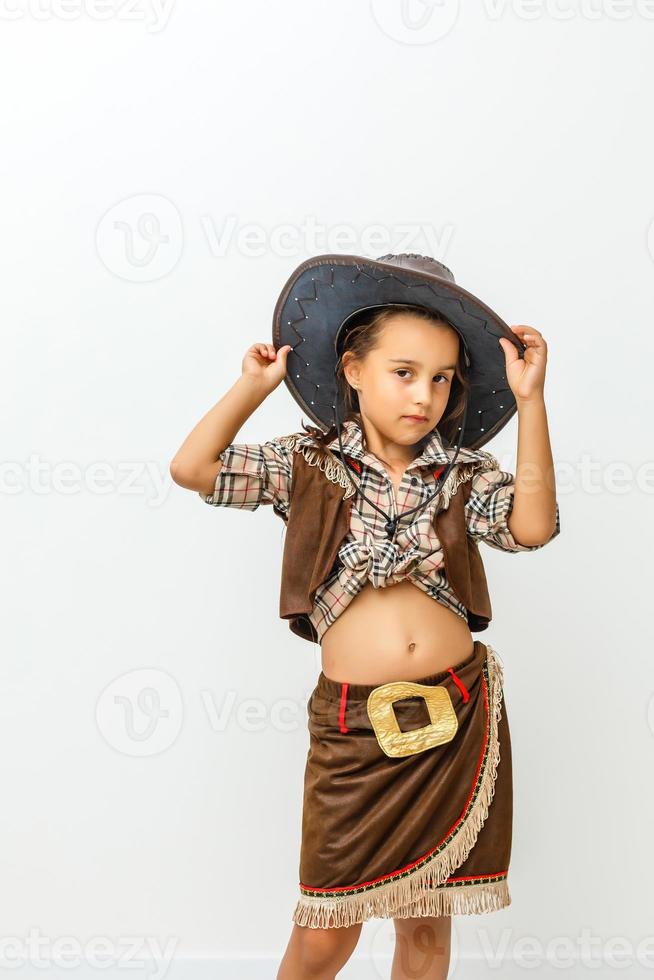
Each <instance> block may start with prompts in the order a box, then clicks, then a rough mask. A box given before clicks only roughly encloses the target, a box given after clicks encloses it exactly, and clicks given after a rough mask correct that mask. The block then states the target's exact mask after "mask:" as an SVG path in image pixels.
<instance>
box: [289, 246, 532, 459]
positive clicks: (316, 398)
mask: <svg viewBox="0 0 654 980" xmlns="http://www.w3.org/2000/svg"><path fill="white" fill-rule="evenodd" d="M393 304H409V305H414V306H422V307H426V308H427V309H429V310H432V311H434V312H437V313H440V314H442V315H443V316H444V317H445V319H446V320H447V321H448V322H449V323H451V324H452V326H453V327H454V328H455V329H456V330H457V332H458V333H459V335H460V337H461V339H462V343H463V346H464V350H465V353H466V355H467V357H466V364H467V366H468V372H469V380H470V396H469V398H468V400H467V405H466V413H465V418H464V423H463V430H464V431H463V434H462V436H461V438H460V439H457V444H458V445H461V446H464V447H465V448H467V449H479V448H481V446H483V445H484V443H486V442H488V441H489V439H491V438H492V437H493V436H494V435H496V434H497V433H498V432H499V431H500V430H501V429H502V428H503V427H504V426H505V425H506V423H507V422H508V421H509V419H510V418H511V416H512V415H514V413H515V412H516V407H517V406H516V403H515V399H514V397H513V392H512V391H511V389H510V388H509V386H508V384H507V380H506V371H505V357H504V351H503V349H502V347H501V346H500V344H499V342H498V341H499V338H500V337H506V339H507V340H510V341H511V343H512V344H513V345H514V346H515V347H516V349H517V351H518V353H519V355H520V356H521V357H523V356H524V351H525V350H526V348H525V346H524V345H523V344H522V343H521V341H520V340H519V339H518V338H517V337H516V335H515V334H514V333H513V331H512V330H510V328H509V327H508V325H507V324H506V323H505V322H504V321H503V320H502V319H500V317H499V316H498V315H497V314H496V313H494V312H493V310H491V309H490V307H488V306H486V304H485V303H483V302H482V301H481V300H480V299H477V297H476V296H473V294H472V293H469V292H468V291H467V290H465V289H463V288H462V287H461V286H458V285H457V284H456V282H455V281H454V276H453V274H452V272H451V271H450V270H449V269H448V268H447V266H445V265H443V264H442V263H441V262H438V261H437V260H436V259H433V258H430V257H429V256H426V255H416V254H414V253H404V254H401V255H382V256H380V257H379V258H378V259H367V258H363V257H361V256H357V255H316V256H314V257H313V258H310V259H307V260H306V261H305V262H302V264H301V265H299V266H298V268H297V269H296V270H295V271H294V272H293V274H292V275H291V276H290V277H289V279H288V281H287V282H286V284H285V286H284V288H283V289H282V291H281V294H280V296H279V298H278V300H277V303H276V305H275V311H274V314H273V331H272V334H273V344H274V345H275V347H276V348H277V349H279V347H282V346H283V345H284V344H290V345H291V347H292V350H291V351H290V352H289V355H288V360H287V372H286V377H285V382H286V385H287V387H288V389H289V391H290V392H291V395H292V396H293V398H294V399H295V400H296V402H297V403H298V404H299V405H300V407H301V408H302V409H303V411H304V412H306V414H307V415H308V416H309V417H310V418H311V419H312V421H313V422H314V423H316V425H318V426H319V427H320V428H321V429H323V430H324V431H327V429H329V427H330V426H331V425H333V424H335V423H336V422H337V418H336V413H337V412H338V416H339V417H341V418H342V417H343V415H344V412H345V406H344V405H343V403H342V402H339V404H338V405H336V391H337V388H336V377H335V373H334V371H335V367H336V364H337V361H338V358H339V357H340V353H341V350H342V346H343V341H344V339H345V336H346V334H347V331H348V328H350V327H351V326H352V325H353V324H354V323H355V322H356V320H357V318H358V316H359V315H360V314H361V313H362V312H363V311H364V310H371V309H373V308H375V307H380V306H390V305H393Z"/></svg>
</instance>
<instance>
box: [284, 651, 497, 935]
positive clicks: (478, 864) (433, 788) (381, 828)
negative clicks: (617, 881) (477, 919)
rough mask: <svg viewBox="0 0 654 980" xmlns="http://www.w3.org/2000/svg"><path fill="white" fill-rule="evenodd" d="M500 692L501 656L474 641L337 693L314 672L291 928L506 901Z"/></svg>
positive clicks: (476, 909)
mask: <svg viewBox="0 0 654 980" xmlns="http://www.w3.org/2000/svg"><path fill="white" fill-rule="evenodd" d="M415 685H421V686H423V687H424V690H422V691H420V690H416V689H415ZM502 685H503V672H502V664H501V661H500V660H499V657H498V656H497V654H496V652H495V651H494V650H493V649H492V647H490V646H488V645H487V644H484V643H482V642H480V641H479V640H475V641H474V648H473V651H472V653H471V654H470V656H468V657H467V658H466V659H465V660H463V661H461V662H460V663H458V664H454V665H453V666H452V667H449V668H448V669H447V670H445V671H442V672H440V673H437V674H430V675H428V676H426V677H421V678H419V679H418V680H412V681H398V682H393V684H386V685H374V684H349V683H345V682H340V681H336V680H333V679H331V678H328V677H326V676H325V675H324V673H322V672H321V673H320V675H319V677H318V682H317V684H316V686H315V688H314V690H313V692H312V694H311V695H310V697H309V700H308V703H307V715H308V730H309V740H310V744H309V751H308V755H307V761H306V768H305V774H304V801H303V809H302V838H301V851H300V868H299V875H300V884H299V889H300V897H299V899H298V902H297V905H296V907H295V910H294V912H293V921H294V922H296V923H297V924H298V925H302V926H309V927H312V928H331V927H339V926H349V925H353V924H355V923H357V922H364V921H366V920H368V919H371V918H408V917H418V916H434V915H436V916H446V915H451V914H457V913H459V914H464V915H465V914H478V913H482V912H491V911H495V910H497V909H501V908H504V907H505V906H507V905H509V904H510V902H511V897H510V894H509V887H508V880H507V879H508V870H509V859H510V856H511V833H512V817H513V784H512V766H511V741H510V734H509V724H508V719H507V714H506V705H505V704H504V697H503V686H502Z"/></svg>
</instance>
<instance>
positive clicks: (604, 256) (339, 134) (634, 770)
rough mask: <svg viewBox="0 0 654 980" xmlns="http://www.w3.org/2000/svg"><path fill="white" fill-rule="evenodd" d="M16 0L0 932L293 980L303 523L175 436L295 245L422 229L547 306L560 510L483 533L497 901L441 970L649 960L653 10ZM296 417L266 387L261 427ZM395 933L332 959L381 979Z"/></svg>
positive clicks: (6, 360) (5, 391) (449, 251)
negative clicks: (287, 589) (178, 481)
mask: <svg viewBox="0 0 654 980" xmlns="http://www.w3.org/2000/svg"><path fill="white" fill-rule="evenodd" d="M1 10H2V17H1V23H0V27H1V31H0V81H1V83H2V92H3V96H2V100H1V102H0V112H1V126H2V152H1V153H0V173H1V187H2V198H3V200H2V235H1V237H0V248H1V250H2V254H1V259H2V270H3V283H4V285H3V289H2V298H1V299H0V304H1V313H2V320H1V322H2V331H3V343H2V355H1V358H0V361H1V367H0V370H1V372H2V384H1V385H0V400H1V405H2V421H3V426H2V446H3V449H2V461H3V478H2V495H1V498H0V506H1V507H2V515H3V525H2V537H3V553H4V556H5V560H4V562H3V563H2V586H3V599H4V602H3V605H2V610H3V628H2V639H3V643H2V657H1V659H0V665H1V666H0V669H1V671H2V674H1V680H2V683H1V685H0V711H1V717H0V724H1V728H0V740H1V743H2V746H3V750H2V752H1V753H0V759H1V763H0V764H1V766H2V773H1V781H2V803H1V805H0V862H1V864H0V882H1V884H0V895H1V898H0V901H1V904H2V907H1V908H0V923H1V926H0V929H1V935H0V940H1V941H2V943H3V947H2V950H0V953H4V955H5V956H6V957H7V959H8V960H14V961H15V960H16V958H18V962H19V963H23V965H22V967H21V968H20V969H18V970H16V971H15V975H16V976H32V975H34V976H43V975H45V974H44V972H43V971H41V970H38V969H37V965H38V962H37V956H36V954H35V952H34V948H35V947H28V943H29V936H30V931H32V933H33V934H35V935H38V936H40V937H41V938H42V940H43V944H44V945H43V947H42V953H41V954H40V955H41V956H42V960H41V961H39V962H46V963H49V964H52V963H55V964H56V963H57V943H60V944H61V943H64V944H66V948H67V949H70V950H71V951H73V953H74V950H75V944H76V943H77V944H78V945H79V952H80V954H81V957H82V960H84V952H85V951H86V954H89V953H90V951H92V947H93V945H94V944H96V947H97V944H99V943H100V941H103V942H105V943H106V949H107V950H108V953H104V954H103V955H104V960H103V957H102V956H100V954H99V953H98V952H97V948H96V965H95V966H94V965H93V962H92V958H91V957H90V956H89V955H87V957H86V960H87V962H86V966H85V970H86V972H84V973H83V975H84V977H87V976H89V977H95V976H103V977H106V976H111V977H113V976H123V975H124V972H125V970H127V969H129V968H130V967H131V966H132V965H133V962H134V960H136V961H137V962H140V964H141V965H140V967H139V969H137V970H136V974H134V973H132V974H131V975H137V976H140V975H144V976H148V977H150V976H162V975H168V976H171V977H172V976H175V977H177V976H180V977H181V976H184V977H195V976H197V977H200V976H202V977H204V976H205V975H206V976H209V975H211V976H226V977H235V976H236V977H239V976H248V977H249V976H253V977H254V976H257V977H259V976H261V977H273V976H274V975H275V971H276V966H277V963H278V961H279V958H280V957H281V955H282V952H283V950H284V948H285V945H286V941H287V939H288V936H289V934H290V930H291V913H292V910H293V907H294V904H295V901H296V898H297V875H298V862H299V840H300V819H301V796H302V778H303V769H304V760H305V756H306V749H307V745H308V736H307V733H306V728H305V724H306V709H305V704H306V698H307V696H308V693H309V692H310V691H311V689H312V687H313V685H314V683H315V681H316V679H317V675H318V671H319V669H320V662H319V652H318V647H317V646H314V645H310V644H308V643H307V642H306V641H303V640H301V639H299V638H298V637H296V636H294V635H293V634H292V633H291V632H290V630H289V629H288V626H287V624H286V623H285V622H282V621H281V620H280V619H279V618H278V601H279V569H280V560H281V554H282V547H283V524H282V522H281V521H280V519H279V518H277V517H276V516H275V515H274V514H273V513H272V510H271V509H269V508H261V509H260V510H259V511H257V512H255V513H248V512H245V511H228V510H226V509H224V510H223V509H217V508H212V507H209V506H207V505H205V504H204V503H203V502H202V501H201V499H200V498H199V496H198V495H197V494H195V493H192V492H189V491H184V490H182V489H181V488H179V487H178V486H176V485H175V484H174V483H173V482H172V480H171V478H170V475H169V471H168V466H169V463H170V460H171V459H172V456H173V455H174V453H175V452H176V450H177V448H178V447H179V445H180V444H181V442H182V441H183V439H184V438H185V436H186V435H187V433H188V432H189V431H190V429H191V428H192V427H193V425H194V424H195V423H196V422H197V421H198V419H199V418H200V417H201V416H202V415H203V414H204V413H205V412H206V411H207V410H208V409H209V408H210V407H211V406H212V405H213V404H214V403H215V402H216V401H217V400H218V399H219V398H220V397H221V396H222V394H223V393H224V392H225V391H226V390H227V388H228V387H229V386H231V384H232V383H233V382H234V381H235V380H236V378H237V377H238V374H239V372H240V365H241V359H242V356H243V353H244V351H245V349H246V348H247V347H248V346H249V345H250V344H252V343H254V342H255V341H269V340H270V339H271V333H270V331H271V318H272V310H273V306H274V303H275V300H276V298H277V295H278V293H279V291H280V290H281V288H282V285H283V284H284V282H285V281H286V279H287V277H288V276H289V275H290V274H291V272H292V271H293V269H294V268H295V267H296V266H297V265H298V264H299V263H300V262H301V261H303V260H304V259H305V258H306V257H308V256H309V255H312V254H317V253H321V252H329V251H337V252H344V253H348V254H360V255H369V256H377V255H381V254H383V253H385V252H388V251H395V252H397V251H412V252H421V253H423V254H431V255H433V256H434V257H436V258H439V259H440V260H441V261H444V262H445V263H446V264H447V265H448V266H450V268H452V270H453V272H454V274H455V276H456V278H457V280H458V281H459V282H460V283H461V284H462V285H464V286H465V287H466V288H467V289H469V290H470V291H471V292H473V293H475V294H476V295H478V296H480V297H481V298H483V299H484V301H485V302H487V303H488V304H489V305H490V306H492V307H493V308H494V309H496V310H497V311H498V313H499V314H500V315H501V316H502V317H503V319H504V320H506V321H507V322H508V323H510V324H518V323H527V324H530V325H532V326H534V327H536V328H537V329H538V330H540V331H541V332H542V333H543V335H544V336H545V339H546V340H547V342H548V345H549V362H548V369H547V371H548V374H547V381H546V389H545V394H546V400H547V406H548V416H549V422H550V432H551V440H552V447H553V452H554V457H555V460H556V464H557V485H558V499H559V503H560V507H561V525H562V531H561V535H560V537H559V538H558V539H557V540H556V541H555V542H553V543H552V544H551V545H550V546H548V547H546V548H545V549H543V550H542V551H540V552H536V553H533V554H528V553H525V554H519V555H509V554H501V553H499V552H497V551H494V550H492V549H490V548H485V549H484V550H483V557H484V561H485V563H486V569H487V574H488V577H489V583H490V587H491V594H492V601H493V612H494V617H493V623H492V626H491V628H490V629H489V630H488V631H487V632H486V633H485V634H484V635H483V636H480V638H481V639H483V640H484V641H485V642H489V643H490V644H491V645H492V646H493V647H494V648H495V649H496V650H497V652H498V654H499V656H500V657H501V659H502V662H503V664H504V669H505V695H506V705H507V709H508V713H509V719H510V723H511V731H512V739H513V753H514V780H515V817H514V847H513V854H512V861H511V870H510V876H509V882H510V888H511V893H512V899H513V902H512V905H511V906H510V907H509V908H507V909H505V910H502V911H501V912H498V913H494V914H493V915H492V916H490V915H489V916H476V917H475V916H471V917H455V919H454V947H453V964H452V973H451V975H452V976H457V975H458V976H463V975H464V974H465V975H473V974H470V973H469V971H470V970H472V969H475V966H474V963H472V964H470V965H467V964H462V963H459V964H458V966H457V965H456V961H458V959H459V957H463V956H469V957H471V959H472V960H473V961H474V960H475V958H477V960H478V962H477V966H476V969H477V970H478V973H477V972H475V973H474V975H475V976H476V975H479V976H482V975H487V974H486V972H485V971H487V970H488V969H490V967H491V966H492V965H493V963H494V964H495V965H496V966H497V961H495V960H493V959H492V953H493V951H494V950H496V948H497V947H498V946H499V948H500V952H501V955H502V956H503V957H504V968H503V970H502V976H503V977H504V976H509V972H508V971H509V970H510V969H513V970H514V971H515V975H516V976H524V975H525V969H523V968H522V967H524V964H525V963H526V962H529V963H532V964H533V963H535V964H536V966H535V968H534V969H532V974H535V975H536V976H538V977H540V976H545V975H547V976H549V975H550V969H548V968H547V966H546V965H545V960H546V958H547V957H548V956H550V957H552V958H553V959H554V966H553V967H552V968H551V975H557V976H559V975H560V974H561V972H562V971H561V969H555V967H557V966H558V967H559V968H563V972H564V974H566V975H570V969H569V967H566V963H567V957H568V956H570V957H571V962H573V963H574V962H576V963H577V966H576V968H575V971H574V972H575V976H578V975H585V974H586V972H587V970H589V969H590V968H589V967H587V966H585V965H584V963H583V954H582V949H583V948H584V947H583V943H584V941H585V940H584V937H585V936H586V937H587V939H588V942H589V944H590V946H589V948H590V947H592V949H593V953H594V955H595V956H597V957H599V959H600V960H601V959H604V961H605V965H604V967H603V968H602V972H598V971H595V973H594V975H595V976H613V975H614V974H615V973H616V971H617V965H613V966H611V965H610V961H611V956H612V955H614V957H615V958H614V960H613V963H614V964H623V963H627V964H629V963H630V965H629V966H628V968H627V969H625V970H623V973H626V974H627V975H628V976H629V977H632V976H640V975H641V974H642V975H651V967H652V964H653V962H654V952H653V951H654V942H652V941H651V937H652V921H653V920H652V914H651V913H652V904H651V880H652V870H653V867H652V805H653V803H654V798H653V793H652V780H651V772H652V763H653V754H654V702H653V700H652V695H653V687H654V683H653V681H654V677H653V668H652V627H651V610H650V608H649V606H650V598H651V587H652V575H651V567H650V555H651V549H652V536H651V525H652V493H653V488H654V465H653V463H652V448H651V447H652V439H651V427H650V416H651V411H652V394H651V370H652V355H653V353H654V352H653V350H652V342H651V326H652V324H651V312H652V298H653V283H654V265H653V261H654V259H653V254H654V232H652V229H651V223H652V219H653V218H654V191H653V190H652V180H651V175H652V172H654V161H653V156H654V148H653V143H652V134H651V93H652V84H653V82H654V69H653V68H652V59H651V50H652V43H653V42H654V4H649V8H648V4H647V3H646V2H645V0H643V2H642V3H640V4H639V3H637V2H635V0H634V2H633V3H629V2H627V0H620V3H618V2H617V0H616V2H615V3H613V4H611V3H609V0H606V2H604V3H602V2H601V0H596V2H595V3H592V4H591V3H590V2H587V3H585V4H580V3H572V2H570V3H564V2H563V0H561V2H560V3H559V4H556V5H555V4H554V3H550V4H549V5H548V4H546V3H542V4H539V3H535V2H533V0H532V2H527V0H525V2H524V3H523V4H520V3H519V2H517V0H516V2H513V3H508V2H507V3H506V4H502V3H500V2H499V0H498V2H496V3H494V4H491V3H490V2H489V3H486V4H479V5H478V4H474V5H473V4H469V5H468V8H467V9H465V10H463V9H459V7H458V5H457V4H456V3H454V2H448V0H442V2H440V3H438V2H436V0H434V2H433V3H432V4H431V5H427V4H423V3H422V2H418V0H411V2H407V3H405V4H404V5H402V4H401V3H399V2H395V0H393V2H390V0H383V2H382V0H373V2H372V3H365V2H361V3H359V2H356V0H355V2H353V3H352V2H350V3H343V2H334V0H331V2H323V0H313V2H312V3H306V2H300V0H286V2H285V3H279V2H274V0H266V2H261V0H255V2H250V3H243V4H227V3H224V2H215V0H214V2H209V0H206V2H201V0H186V2H185V3H181V2H179V3H177V4H172V5H171V4H168V3H167V4H166V5H165V8H164V9H163V10H157V9H156V7H155V6H151V5H149V4H144V3H143V2H141V3H137V2H134V4H133V6H131V7H128V6H127V5H124V4H119V3H116V4H108V5H104V6H100V3H98V5H97V6H96V7H94V6H92V5H91V4H90V3H89V4H87V5H83V4H81V0H80V4H79V5H76V4H75V3H74V2H72V0H70V2H69V3H68V4H67V5H65V6H64V5H59V6H58V5H55V4H54V3H48V0H41V3H40V4H39V5H37V4H36V3H35V2H34V3H28V2H27V0H24V2H22V3H21V2H19V0H16V2H15V3H9V2H4V3H3V4H2V6H1ZM148 216H150V217H148ZM153 220H154V223H153ZM310 226H313V227H314V232H311V231H310ZM248 228H249V232H248ZM339 235H340V237H339ZM375 235H377V236H378V237H377V238H375V237H374V236H375ZM371 236H372V237H371ZM302 418H305V419H306V416H302V415H301V412H300V409H299V407H298V406H297V405H296V404H295V402H294V401H293V400H292V398H291V397H290V395H289V393H288V391H287V389H286V388H285V386H284V385H281V386H280V387H279V388H278V389H276V391H275V392H274V393H273V394H272V395H271V396H270V398H269V399H268V400H267V401H266V403H265V405H264V406H262V407H261V409H260V410H259V411H258V412H257V413H256V414H255V415H254V416H253V417H252V418H251V419H250V420H249V421H248V423H247V425H246V426H244V428H243V429H242V430H241V433H240V434H239V439H238V441H263V440H264V439H267V438H269V437H272V436H276V435H282V434H287V433H290V432H293V431H296V430H297V429H299V428H300V423H301V420H302ZM516 433H517V416H516V417H514V418H513V419H512V421H511V423H510V424H509V425H507V426H506V427H505V429H504V430H503V431H502V432H501V433H500V434H499V435H498V436H497V437H496V438H495V439H494V440H492V441H491V443H490V444H488V448H489V449H491V450H492V451H493V452H494V454H495V455H496V456H497V457H498V459H499V460H500V461H501V462H502V463H503V464H504V465H505V466H506V468H509V469H512V468H513V467H514V465H515V449H516ZM142 671H143V672H144V673H141V672H142ZM132 672H137V673H132ZM109 685H113V686H109ZM157 699H158V700H157ZM249 699H254V702H255V705H256V704H258V705H259V709H260V714H259V715H257V714H256V708H255V715H254V716H253V715H252V714H251V713H250V714H248V713H247V711H246V707H247V706H246V705H245V702H247V701H248V700H249ZM280 708H281V709H282V710H281V711H280ZM249 710H250V712H251V711H252V709H251V708H250V709H249ZM257 718H259V720H257ZM248 719H249V720H248ZM588 937H590V938H588ZM593 937H594V939H593ZM648 937H650V946H649V951H648V956H645V952H644V948H641V949H640V951H639V948H638V947H639V943H642V942H643V940H646V939H647V938H648ZM391 939H392V929H391V923H390V922H388V921H386V922H380V921H379V920H377V921H375V922H370V923H366V925H365V926H364V930H363V933H362V936H361V939H360V943H359V946H358V948H357V954H356V955H357V956H362V957H370V958H371V961H370V962H369V963H367V964H366V963H363V962H362V963H359V964H357V962H356V961H355V960H352V961H351V962H350V964H348V966H347V967H346V969H345V970H344V971H343V974H342V975H343V976H347V977H355V976H361V977H368V976H371V977H383V976H388V967H387V964H385V962H384V956H387V955H388V954H389V953H390V950H391ZM130 943H131V944H132V945H131V951H130ZM153 943H159V944H162V945H163V946H165V945H166V944H167V943H170V944H171V947H169V950H170V949H171V948H172V952H173V953H174V957H175V961H174V962H172V963H171V962H167V963H166V962H164V963H160V964H159V967H158V969H159V972H158V973H157V972H156V969H155V966H156V965H155V966H153V965H152V964H151V963H150V964H148V963H147V962H145V959H147V957H148V956H149V955H151V954H152V953H153V952H154V953H155V954H156V949H154V948H153V946H152V944H153ZM525 943H527V944H528V951H529V957H528V958H527V956H526V954H525V949H526V948H527V947H526V946H525ZM618 954H619V955H618ZM159 955H161V953H160V954H159ZM238 957H245V958H246V959H247V958H248V957H252V958H254V960H253V963H251V964H249V965H248V964H247V963H246V962H245V961H244V962H243V963H242V965H239V966H235V965H234V963H233V962H232V960H233V959H235V958H238ZM639 957H640V959H639ZM23 958H26V959H27V962H24V959H23ZM185 958H192V959H193V962H192V963H190V964H189V963H186V964H185V963H184V961H185ZM221 958H222V959H221ZM257 958H260V959H258V960H257ZM73 959H74V957H73ZM100 961H104V962H108V963H110V964H113V965H114V966H115V967H116V969H115V970H114V971H113V972H112V970H108V969H101V968H100V966H99V965H97V964H98V963H99V962H100ZM66 962H67V961H66V960H65V958H61V959H60V961H59V965H58V966H56V968H53V972H52V974H51V975H57V976H70V975H73V973H74V975H75V976H81V975H82V973H81V972H80V970H77V971H71V970H69V969H67V968H66ZM512 963H513V967H512V966H511V964H512ZM645 965H648V966H649V967H650V969H645ZM30 971H32V972H30ZM57 971H59V972H57ZM166 971H167V973H166ZM357 971H358V972H357ZM467 971H468V972H467ZM510 975H511V976H513V975H514V973H511V974H510Z"/></svg>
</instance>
